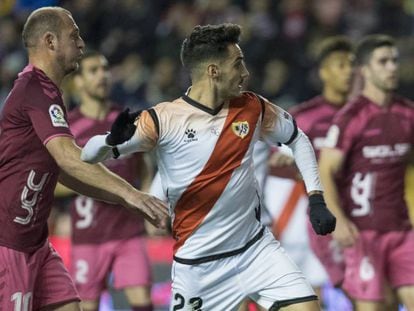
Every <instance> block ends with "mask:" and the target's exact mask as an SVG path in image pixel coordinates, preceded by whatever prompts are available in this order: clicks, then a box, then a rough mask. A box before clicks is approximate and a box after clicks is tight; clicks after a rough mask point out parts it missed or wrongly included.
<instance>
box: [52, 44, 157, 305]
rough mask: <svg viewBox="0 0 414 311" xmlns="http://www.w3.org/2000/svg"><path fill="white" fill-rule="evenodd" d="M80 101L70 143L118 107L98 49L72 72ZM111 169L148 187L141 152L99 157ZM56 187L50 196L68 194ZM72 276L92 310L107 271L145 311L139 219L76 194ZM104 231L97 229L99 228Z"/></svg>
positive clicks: (102, 127)
mask: <svg viewBox="0 0 414 311" xmlns="http://www.w3.org/2000/svg"><path fill="white" fill-rule="evenodd" d="M74 82H75V86H76V88H77V90H78V94H79V99H80V105H79V106H78V107H77V108H75V109H74V110H72V111H70V112H69V113H68V120H69V123H70V129H71V131H72V133H73V135H74V136H75V139H76V143H77V144H78V145H79V146H84V145H85V143H86V142H87V141H88V140H89V138H91V137H92V136H94V135H96V134H99V133H102V132H105V131H107V130H109V129H110V128H111V124H112V123H113V122H114V120H115V118H116V116H117V115H118V114H119V113H120V107H117V106H115V105H114V104H113V103H111V102H110V101H109V98H108V97H109V93H110V71H109V66H108V61H107V59H106V58H105V57H104V56H103V55H102V54H101V53H99V52H96V51H89V52H86V53H85V54H84V55H83V58H82V60H81V61H80V64H79V69H78V71H77V72H76V75H75V76H74ZM105 166H107V167H108V168H109V169H110V170H111V171H113V172H114V173H116V174H117V175H119V176H121V177H123V178H125V180H127V181H128V182H130V183H132V184H133V183H134V182H137V179H140V181H141V188H144V189H145V188H149V186H150V182H151V179H152V172H150V170H149V169H148V166H147V165H145V163H144V158H143V155H142V154H139V153H135V154H133V155H129V156H125V157H122V158H120V159H118V160H115V159H112V160H108V161H106V162H105ZM64 190H65V189H64V188H62V187H57V192H55V194H56V195H59V194H64V195H68V194H73V192H69V193H68V192H67V191H64ZM71 220H72V265H73V266H72V269H71V272H72V277H73V278H74V281H75V285H76V288H77V289H78V291H79V295H80V297H81V299H82V308H83V309H84V310H85V311H87V310H97V309H98V306H99V298H100V295H101V293H102V292H103V290H104V289H105V287H106V282H107V279H108V275H109V274H110V273H111V272H112V275H113V281H114V286H115V288H118V289H124V292H125V294H126V297H127V299H128V301H129V303H130V305H131V308H132V310H134V311H151V310H152V306H151V293H150V291H151V289H150V282H151V281H150V276H151V270H150V269H151V268H150V264H149V260H148V257H147V253H146V249H145V245H144V240H143V237H142V234H143V233H144V231H145V229H144V219H143V218H142V217H139V216H138V217H136V216H135V215H132V214H131V213H130V212H128V211H127V210H125V209H122V208H116V207H115V206H114V205H111V204H108V203H105V202H100V201H95V200H93V199H92V198H89V197H86V196H76V197H74V200H73V201H72V204H71ZM103 227H104V228H106V230H102V228H103Z"/></svg>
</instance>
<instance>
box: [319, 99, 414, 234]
mask: <svg viewBox="0 0 414 311" xmlns="http://www.w3.org/2000/svg"><path fill="white" fill-rule="evenodd" d="M327 139H328V145H329V146H332V147H335V148H338V149H340V150H342V151H343V152H344V154H345V161H344V169H343V172H342V173H343V178H344V180H343V182H344V185H345V186H344V187H343V188H340V189H339V191H340V194H341V199H342V207H343V209H344V211H345V213H346V215H347V216H348V217H349V218H350V219H351V220H352V221H353V222H354V223H355V224H356V225H357V227H358V228H360V229H372V230H378V231H382V232H385V231H394V230H408V229H410V228H411V225H410V221H409V217H408V211H407V205H406V202H405V200H404V175H405V170H406V165H407V159H406V157H407V154H408V153H409V152H410V150H411V149H412V147H413V145H414V105H413V103H412V102H410V101H408V100H406V99H403V98H400V97H394V98H393V100H392V103H391V105H389V106H387V107H380V106H378V105H376V104H375V103H373V102H371V101H370V100H369V99H368V98H366V97H363V96H360V97H358V98H357V99H355V100H354V101H352V102H350V103H348V104H347V105H346V106H345V107H344V108H343V109H341V110H340V112H339V113H338V114H337V115H336V116H335V119H334V121H333V125H332V127H331V128H330V130H329V133H328V138H327Z"/></svg>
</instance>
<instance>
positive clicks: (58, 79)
mask: <svg viewBox="0 0 414 311" xmlns="http://www.w3.org/2000/svg"><path fill="white" fill-rule="evenodd" d="M29 63H30V64H32V65H33V66H34V67H36V68H38V69H40V70H42V71H43V72H44V73H45V74H46V76H47V77H48V78H49V79H50V80H52V81H53V83H55V84H56V85H57V87H59V88H60V85H61V84H62V80H63V78H64V77H65V73H64V72H62V70H60V68H59V67H57V66H56V64H55V63H54V62H53V61H51V60H48V59H47V58H45V57H40V56H37V55H30V56H29Z"/></svg>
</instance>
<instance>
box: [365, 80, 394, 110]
mask: <svg viewBox="0 0 414 311" xmlns="http://www.w3.org/2000/svg"><path fill="white" fill-rule="evenodd" d="M362 95H364V96H365V97H367V98H368V99H370V100H371V101H372V102H373V103H375V104H377V105H378V106H387V105H388V104H389V103H390V101H391V97H392V93H391V92H384V91H383V90H380V89H378V88H377V87H376V86H374V85H372V84H370V83H366V85H365V86H364V89H363V90H362Z"/></svg>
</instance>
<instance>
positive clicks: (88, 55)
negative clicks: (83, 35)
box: [74, 49, 105, 75]
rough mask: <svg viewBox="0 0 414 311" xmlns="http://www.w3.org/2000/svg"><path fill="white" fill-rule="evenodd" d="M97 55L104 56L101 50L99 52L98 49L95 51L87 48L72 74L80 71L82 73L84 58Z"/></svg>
mask: <svg viewBox="0 0 414 311" xmlns="http://www.w3.org/2000/svg"><path fill="white" fill-rule="evenodd" d="M97 56H104V57H105V55H104V54H103V53H102V52H99V51H97V50H93V49H87V50H86V51H85V52H84V53H83V55H82V58H81V60H80V61H79V67H78V69H77V70H76V71H75V72H74V74H75V75H77V74H81V73H82V68H83V61H84V60H86V59H88V58H91V57H97Z"/></svg>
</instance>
